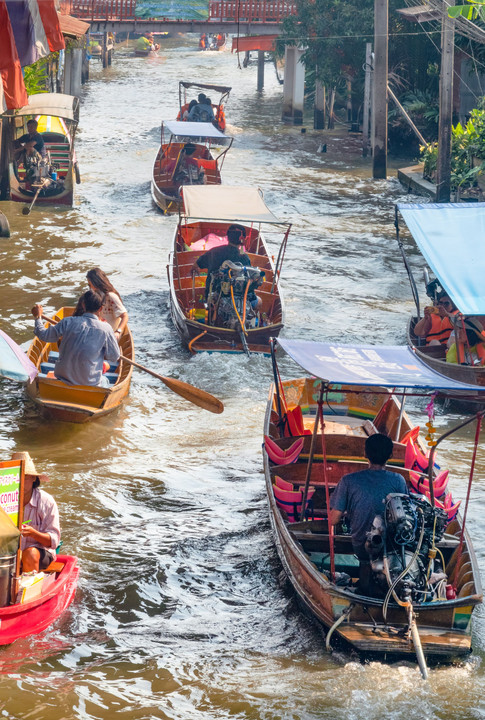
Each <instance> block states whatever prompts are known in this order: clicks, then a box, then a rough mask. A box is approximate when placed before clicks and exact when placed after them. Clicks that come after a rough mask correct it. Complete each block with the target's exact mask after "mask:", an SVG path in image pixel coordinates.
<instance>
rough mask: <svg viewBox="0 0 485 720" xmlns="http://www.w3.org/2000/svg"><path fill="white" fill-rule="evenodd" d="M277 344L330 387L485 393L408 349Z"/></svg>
mask: <svg viewBox="0 0 485 720" xmlns="http://www.w3.org/2000/svg"><path fill="white" fill-rule="evenodd" d="M277 342H278V343H279V345H281V347H282V348H283V350H284V351H285V352H287V353H288V355H290V357H292V358H293V360H294V361H295V362H297V363H298V365H300V366H301V367H302V368H303V369H304V370H306V371H307V372H308V373H310V374H311V375H315V376H316V377H318V378H320V379H322V380H326V381H328V382H329V383H330V384H342V385H371V386H373V385H381V386H384V387H399V388H402V387H407V388H421V389H425V390H455V391H457V390H459V391H462V392H463V393H465V394H466V393H469V392H470V391H473V392H476V391H477V390H482V391H484V392H485V387H478V386H476V385H467V384H466V383H462V382H457V381H456V380H452V379H451V378H448V377H445V376H444V375H441V374H440V373H437V372H435V371H434V370H432V369H431V368H430V367H428V366H427V365H425V364H424V363H422V362H421V360H419V358H418V357H417V355H416V354H415V352H414V351H413V350H412V349H411V348H409V347H407V346H405V345H340V344H338V343H321V342H311V341H309V340H286V339H284V338H278V341H277Z"/></svg>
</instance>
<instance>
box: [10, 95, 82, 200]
mask: <svg viewBox="0 0 485 720" xmlns="http://www.w3.org/2000/svg"><path fill="white" fill-rule="evenodd" d="M3 117H6V118H8V122H9V124H10V128H11V133H10V137H11V138H13V139H14V140H15V139H16V138H20V137H21V136H22V135H24V134H25V133H26V132H27V121H28V120H30V119H32V118H33V119H35V120H37V122H38V128H37V131H38V132H39V133H40V134H41V135H42V137H43V139H44V143H45V148H46V150H47V158H46V162H45V164H44V165H43V166H42V167H41V168H40V176H39V177H38V178H37V180H36V181H35V182H32V183H30V182H28V181H27V179H26V171H25V168H24V167H23V164H22V163H18V162H17V160H15V158H14V156H13V150H14V149H13V146H12V147H11V148H10V163H9V181H10V199H11V200H14V201H15V202H24V203H31V202H32V201H33V199H34V198H36V203H37V204H39V205H70V206H72V204H73V200H74V184H75V182H77V183H80V182H81V177H80V173H79V167H78V164H77V160H76V155H75V151H74V138H75V134H76V129H77V125H78V122H79V98H77V97H74V96H73V95H63V94H62V93H39V94H37V95H31V96H30V97H29V103H28V105H25V107H23V108H20V109H18V110H10V111H8V112H7V113H5V114H4V116H3Z"/></svg>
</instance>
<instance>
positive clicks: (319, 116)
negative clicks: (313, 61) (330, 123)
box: [313, 80, 325, 130]
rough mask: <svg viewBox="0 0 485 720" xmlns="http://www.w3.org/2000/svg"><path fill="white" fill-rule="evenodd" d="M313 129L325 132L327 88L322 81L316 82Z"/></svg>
mask: <svg viewBox="0 0 485 720" xmlns="http://www.w3.org/2000/svg"><path fill="white" fill-rule="evenodd" d="M313 127H314V128H315V130H323V128H324V127H325V87H324V86H323V85H322V83H321V82H320V80H316V81H315V107H314V110H313Z"/></svg>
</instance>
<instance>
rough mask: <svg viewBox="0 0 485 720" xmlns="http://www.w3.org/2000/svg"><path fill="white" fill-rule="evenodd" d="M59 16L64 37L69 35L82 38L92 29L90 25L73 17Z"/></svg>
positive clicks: (59, 14)
mask: <svg viewBox="0 0 485 720" xmlns="http://www.w3.org/2000/svg"><path fill="white" fill-rule="evenodd" d="M57 14H58V16H59V23H60V26H61V32H62V34H63V35H68V36H69V37H82V36H83V35H86V33H87V32H88V30H89V27H90V25H89V23H87V22H83V21H82V20H78V19H77V18H75V17H72V15H61V13H57Z"/></svg>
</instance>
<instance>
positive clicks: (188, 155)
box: [173, 142, 206, 185]
mask: <svg viewBox="0 0 485 720" xmlns="http://www.w3.org/2000/svg"><path fill="white" fill-rule="evenodd" d="M196 150H197V147H196V145H194V143H190V142H188V143H185V145H184V146H183V148H182V149H181V151H180V157H179V159H178V162H177V165H176V168H175V171H174V174H173V180H174V182H175V184H177V185H204V184H205V182H206V177H205V170H204V168H200V167H199V166H198V164H197V160H196V159H195V158H194V157H192V156H193V155H194V153H195V151H196Z"/></svg>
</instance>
